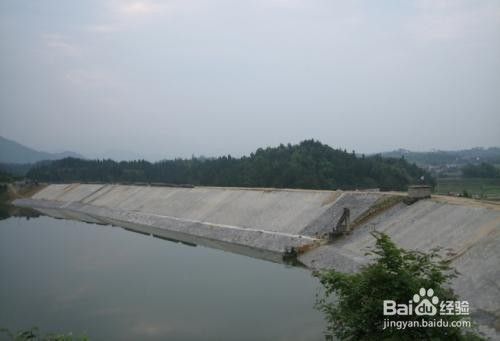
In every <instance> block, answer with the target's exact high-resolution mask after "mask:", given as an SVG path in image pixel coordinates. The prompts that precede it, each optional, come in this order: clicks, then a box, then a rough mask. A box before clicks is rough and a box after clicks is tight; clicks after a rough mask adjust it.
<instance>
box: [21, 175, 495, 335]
mask: <svg viewBox="0 0 500 341" xmlns="http://www.w3.org/2000/svg"><path fill="white" fill-rule="evenodd" d="M401 195H402V194H395V193H392V194H384V193H380V192H358V191H352V192H349V191H348V192H342V191H314V190H286V189H283V190H278V189H242V188H217V187H195V188H176V187H160V186H124V185H102V184H57V185H49V186H47V187H45V188H43V189H42V190H41V191H39V192H38V193H36V194H35V195H33V196H32V197H31V198H26V199H19V200H16V201H15V202H14V203H15V204H16V205H18V206H25V207H31V208H35V209H37V210H39V211H41V212H42V213H45V214H47V215H50V216H54V217H59V218H65V219H77V220H81V221H87V222H92V223H102V224H113V225H118V226H121V227H124V228H127V229H130V230H133V231H136V232H140V233H146V234H151V235H153V236H156V237H159V238H164V239H169V240H178V241H182V242H184V243H187V244H189V245H196V244H201V245H206V246H210V247H216V248H222V249H224V250H228V251H231V252H236V253H241V254H245V255H249V256H252V257H258V258H263V259H267V260H271V261H281V260H282V256H283V254H284V252H285V251H286V250H290V249H291V248H293V249H294V250H298V253H299V254H298V259H299V261H300V262H302V263H303V264H304V265H305V266H307V267H309V268H314V269H325V268H336V269H337V270H340V271H356V270H357V269H359V267H360V266H361V265H363V264H366V263H367V262H368V261H369V259H367V258H366V257H365V252H366V250H367V249H368V248H370V247H373V245H374V238H373V237H372V236H371V235H370V231H373V230H377V231H383V232H385V233H387V234H388V235H390V236H391V237H392V239H393V240H394V241H395V242H396V243H397V244H398V245H399V246H401V247H404V248H407V249H418V250H421V251H429V250H431V249H433V248H435V247H442V248H443V249H442V252H443V255H444V256H445V257H447V258H449V259H451V260H452V261H453V262H452V265H453V266H454V267H455V268H456V269H457V270H458V271H459V272H460V273H461V275H460V276H459V277H457V278H456V279H455V281H454V282H453V286H454V288H455V290H456V292H457V293H458V294H459V296H461V297H462V298H463V299H465V300H468V301H469V302H470V304H471V310H472V311H473V312H474V314H475V317H476V320H478V321H479V322H480V323H481V324H482V325H484V326H485V327H484V328H485V330H486V331H487V333H488V334H489V335H493V336H494V337H496V336H499V334H498V330H499V329H500V285H499V283H500V266H499V264H500V206H499V205H494V204H491V205H489V204H483V203H478V202H474V201H471V200H460V199H453V198H445V197H433V198H432V199H426V200H421V201H418V202H416V203H413V204H411V205H407V204H405V203H404V202H402V201H401V200H398V198H401ZM344 208H349V211H350V222H351V226H352V228H353V229H352V231H351V232H350V233H349V234H347V235H341V236H339V237H337V238H335V239H334V240H333V241H330V242H327V238H325V237H326V236H327V235H328V233H330V232H331V231H332V229H333V228H334V227H335V226H336V225H337V223H338V222H339V220H340V218H341V216H342V214H343V212H344Z"/></svg>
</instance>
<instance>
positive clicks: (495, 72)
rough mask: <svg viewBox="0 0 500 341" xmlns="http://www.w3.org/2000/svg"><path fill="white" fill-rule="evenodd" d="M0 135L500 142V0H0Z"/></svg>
mask: <svg viewBox="0 0 500 341" xmlns="http://www.w3.org/2000/svg"><path fill="white" fill-rule="evenodd" d="M0 53H1V59H0V135H2V136H4V137H7V138H10V139H14V140H16V141H18V142H21V143H23V144H26V145H28V146H31V147H35V148H37V149H40V150H46V151H62V150H73V151H76V152H80V153H82V154H84V155H86V156H89V157H96V156H101V155H103V153H107V152H109V151H113V153H115V155H116V154H117V153H118V152H119V151H128V152H130V153H132V154H134V153H135V155H142V156H144V157H146V158H152V159H156V158H165V157H168V158H171V157H176V156H181V157H186V156H191V155H192V154H195V155H207V156H216V155H221V154H228V153H230V154H232V155H237V156H239V155H242V154H248V153H250V152H251V151H254V150H255V149H256V148H258V147H261V146H274V145H277V144H279V143H288V142H292V143H296V142H299V141H301V140H303V139H307V138H314V139H319V140H320V141H322V142H324V143H327V144H329V145H331V146H333V147H342V148H346V149H348V150H353V149H354V150H356V151H359V152H365V153H370V152H377V151H385V150H391V149H396V148H408V149H412V150H430V149H432V148H437V149H459V148H469V147H473V146H500V1H498V0H493V1H481V0H470V1H462V0H449V1H442V0H420V1H372V0H367V1H355V0H354V1H347V0H345V1H332V0H324V1H316V0H245V1H236V0H156V1H155V0H144V1H127V0H121V1H119V0H89V1H59V0H32V1H24V0H12V1H5V0H0Z"/></svg>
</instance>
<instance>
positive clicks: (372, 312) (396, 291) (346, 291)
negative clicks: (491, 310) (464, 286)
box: [315, 233, 481, 340]
mask: <svg viewBox="0 0 500 341" xmlns="http://www.w3.org/2000/svg"><path fill="white" fill-rule="evenodd" d="M373 236H374V237H375V238H376V240H377V241H376V247H375V249H374V250H373V251H372V252H371V253H372V254H373V255H375V256H376V257H377V259H376V260H375V262H373V263H371V264H370V265H367V266H365V267H364V268H363V269H362V270H361V271H360V272H359V273H355V274H344V273H340V272H337V271H334V270H331V271H324V272H317V273H316V274H315V275H316V276H318V277H319V279H320V281H321V283H322V285H323V287H324V289H325V293H324V296H323V297H321V296H320V297H318V299H317V302H316V306H317V308H318V309H320V310H321V311H323V312H324V313H325V315H326V319H327V323H328V325H327V332H326V336H327V338H329V339H333V337H334V336H335V337H337V338H339V339H341V340H385V339H390V340H441V339H446V340H480V339H481V338H480V337H479V336H478V335H477V334H476V332H475V329H461V328H456V327H436V328H425V327H418V328H406V329H397V328H386V329H384V328H383V321H384V319H385V318H387V316H384V315H383V301H384V300H394V301H395V302H397V303H398V304H399V303H404V304H407V303H408V301H409V300H411V299H412V298H413V296H414V294H416V293H418V292H419V290H420V288H427V289H428V288H432V289H433V290H434V293H435V295H436V296H437V297H439V300H440V301H448V300H450V301H455V300H457V296H456V295H455V294H454V293H453V291H452V289H450V288H449V286H448V285H447V284H448V282H449V280H450V279H451V278H453V277H455V276H456V273H455V272H453V271H452V269H451V268H450V267H449V264H448V263H447V262H445V261H443V260H441V259H440V258H439V257H438V255H437V253H436V251H433V252H430V253H428V254H425V253H421V252H416V251H406V250H404V249H401V248H398V247H397V246H396V245H395V244H394V243H393V242H392V241H391V240H390V238H389V237H388V236H387V235H385V234H381V233H373ZM390 318H391V320H394V321H398V320H404V321H409V320H427V321H429V320H431V319H434V318H435V316H428V315H424V316H416V315H408V316H400V315H394V316H390ZM438 318H439V319H443V320H446V321H449V322H450V323H451V321H457V320H462V319H464V317H463V316H461V315H439V317H438Z"/></svg>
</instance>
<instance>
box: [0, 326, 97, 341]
mask: <svg viewBox="0 0 500 341" xmlns="http://www.w3.org/2000/svg"><path fill="white" fill-rule="evenodd" d="M2 334H4V335H5V336H6V337H8V338H9V340H12V341H88V340H89V338H88V337H87V336H79V335H73V334H71V333H67V334H57V333H50V334H46V335H42V334H41V333H40V331H39V330H38V328H37V327H33V328H31V329H29V330H20V331H18V332H15V333H13V332H11V331H10V330H8V329H5V328H0V336H2Z"/></svg>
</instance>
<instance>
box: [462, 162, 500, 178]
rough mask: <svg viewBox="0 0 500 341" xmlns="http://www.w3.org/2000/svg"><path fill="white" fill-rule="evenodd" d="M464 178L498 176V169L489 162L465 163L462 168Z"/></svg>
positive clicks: (499, 176) (499, 170) (499, 174)
mask: <svg viewBox="0 0 500 341" xmlns="http://www.w3.org/2000/svg"><path fill="white" fill-rule="evenodd" d="M462 173H463V176H464V177H465V178H500V169H498V168H496V167H495V166H493V165H491V164H489V163H485V162H483V163H481V164H479V165H470V164H469V165H467V166H465V167H463V168H462Z"/></svg>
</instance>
